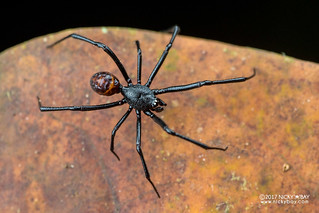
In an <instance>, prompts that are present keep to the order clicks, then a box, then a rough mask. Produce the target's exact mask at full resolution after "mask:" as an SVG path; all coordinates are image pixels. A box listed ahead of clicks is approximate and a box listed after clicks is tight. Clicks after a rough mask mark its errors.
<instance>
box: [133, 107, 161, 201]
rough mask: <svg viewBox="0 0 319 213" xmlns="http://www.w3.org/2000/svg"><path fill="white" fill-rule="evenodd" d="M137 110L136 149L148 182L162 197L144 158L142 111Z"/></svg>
mask: <svg viewBox="0 0 319 213" xmlns="http://www.w3.org/2000/svg"><path fill="white" fill-rule="evenodd" d="M135 111H136V117H137V122H136V151H137V152H138V154H139V155H140V158H141V161H142V165H143V169H144V173H145V177H146V179H147V180H148V182H150V183H151V185H152V186H153V189H154V191H155V192H156V194H157V196H158V198H160V197H161V196H160V195H159V193H158V191H157V189H156V187H155V185H154V183H153V182H152V180H151V176H150V173H149V172H148V169H147V166H146V163H145V160H144V156H143V152H142V147H141V112H140V111H139V110H135Z"/></svg>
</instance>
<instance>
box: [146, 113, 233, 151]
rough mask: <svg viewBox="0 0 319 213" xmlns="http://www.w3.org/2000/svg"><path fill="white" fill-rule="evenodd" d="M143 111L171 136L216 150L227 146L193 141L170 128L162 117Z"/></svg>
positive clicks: (224, 149) (222, 149) (223, 149)
mask: <svg viewBox="0 0 319 213" xmlns="http://www.w3.org/2000/svg"><path fill="white" fill-rule="evenodd" d="M144 113H145V114H146V115H148V116H150V117H151V118H152V119H153V121H155V123H157V124H158V125H159V126H160V127H162V128H163V130H164V131H165V132H167V133H168V134H170V135H173V136H177V137H179V138H181V139H184V140H186V141H189V142H191V143H192V144H195V145H197V146H199V147H201V148H203V149H217V150H221V151H226V150H227V148H228V146H226V147H225V148H221V147H214V146H207V145H206V144H203V143H201V142H198V141H195V140H193V139H191V138H189V137H186V136H184V135H181V134H178V133H177V132H175V131H173V130H171V129H170V128H169V127H168V126H167V124H166V123H165V122H164V121H163V120H162V119H160V118H159V117H157V116H156V115H155V114H154V113H152V112H151V111H144Z"/></svg>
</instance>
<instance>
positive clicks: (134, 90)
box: [121, 84, 157, 111]
mask: <svg viewBox="0 0 319 213" xmlns="http://www.w3.org/2000/svg"><path fill="white" fill-rule="evenodd" d="M121 92H122V95H123V96H124V97H125V100H126V101H127V103H128V104H129V105H130V106H132V107H133V108H134V109H137V110H142V111H144V110H148V109H152V108H153V107H154V106H155V105H156V103H157V101H156V97H155V95H154V93H153V92H152V90H150V89H149V88H148V87H147V86H143V85H140V84H137V85H131V86H128V87H122V90H121Z"/></svg>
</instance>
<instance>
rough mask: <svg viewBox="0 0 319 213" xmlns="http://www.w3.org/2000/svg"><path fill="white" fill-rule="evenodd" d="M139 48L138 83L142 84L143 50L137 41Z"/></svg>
mask: <svg viewBox="0 0 319 213" xmlns="http://www.w3.org/2000/svg"><path fill="white" fill-rule="evenodd" d="M135 43H136V47H137V83H138V84H141V75H142V50H141V47H140V42H139V41H135Z"/></svg>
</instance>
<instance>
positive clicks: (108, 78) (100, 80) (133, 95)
mask: <svg viewBox="0 0 319 213" xmlns="http://www.w3.org/2000/svg"><path fill="white" fill-rule="evenodd" d="M172 30H173V34H172V38H171V40H170V41H169V43H168V44H167V46H166V48H165V50H164V52H163V53H162V56H161V57H160V59H159V60H158V62H157V64H156V65H155V67H154V69H153V71H152V73H151V75H150V76H149V78H148V80H147V82H146V84H144V85H142V84H141V70H142V51H141V48H140V45H139V41H136V46H137V53H138V55H137V84H135V85H134V84H133V83H132V81H131V79H130V78H129V76H128V75H127V72H126V70H125V68H124V66H123V64H122V63H121V62H120V60H119V59H118V58H117V56H116V55H115V54H114V52H113V51H112V50H111V49H110V48H109V47H108V46H106V45H105V44H103V43H101V42H96V41H93V40H91V39H88V38H86V37H84V36H81V35H78V34H74V33H73V34H70V35H68V36H66V37H64V38H62V39H60V40H58V41H56V42H55V43H53V44H52V45H50V46H48V47H49V48H51V47H53V46H54V45H56V44H58V43H60V42H61V41H64V40H65V39H67V38H75V39H79V40H81V41H85V42H88V43H90V44H93V45H95V46H97V47H99V48H101V49H103V50H104V51H105V52H106V53H107V54H108V55H109V56H110V57H111V58H112V59H113V61H114V62H115V64H116V65H117V67H118V68H119V70H120V71H121V73H122V75H123V77H124V79H125V80H126V82H127V86H123V85H121V84H120V82H119V80H118V79H117V78H116V77H115V76H114V75H113V74H111V73H109V72H98V73H96V74H94V75H93V76H92V78H91V80H90V84H91V87H92V89H93V90H94V91H95V92H97V93H98V94H100V95H106V96H110V95H113V94H115V93H121V94H122V95H123V99H122V100H119V101H116V102H112V103H108V104H100V105H85V106H63V107H46V106H42V104H41V100H40V98H39V97H37V98H38V103H39V108H40V110H41V111H42V112H43V111H62V110H72V111H91V110H100V109H106V108H111V107H116V106H120V105H123V104H125V103H128V104H129V108H128V110H127V112H126V113H125V114H124V115H123V117H122V118H121V119H120V120H119V121H118V123H117V124H116V125H115V127H114V129H113V131H112V136H111V146H110V150H111V152H112V153H113V154H114V155H115V156H116V157H117V159H118V160H120V158H119V156H118V155H117V154H116V153H115V152H114V137H115V134H116V131H117V130H118V129H119V127H120V126H121V125H122V124H123V122H124V121H125V119H126V118H127V117H128V116H129V114H130V113H131V111H132V110H133V109H135V112H136V116H137V125H136V150H137V152H138V154H139V156H140V158H141V161H142V165H143V169H144V172H145V176H146V178H147V180H148V181H149V182H150V183H151V184H152V186H153V189H154V190H155V192H156V194H157V196H158V197H159V198H160V195H159V193H158V191H157V189H156V187H155V185H154V184H153V182H152V180H151V178H150V174H149V172H148V169H147V166H146V163H145V160H144V156H143V152H142V147H141V112H144V114H145V115H147V116H149V117H150V118H151V119H153V121H155V123H157V124H158V125H159V126H160V127H162V128H163V130H164V131H165V132H167V133H168V134H170V135H173V136H177V137H179V138H181V139H184V140H186V141H188V142H191V143H193V144H195V145H197V146H199V147H201V148H204V149H217V150H222V151H226V150H227V148H228V147H227V146H226V147H225V148H220V147H211V146H207V145H205V144H203V143H200V142H198V141H195V140H193V139H191V138H189V137H186V136H184V135H181V134H179V133H177V132H175V131H173V130H172V129H170V128H169V127H168V126H167V125H166V123H165V122H164V121H163V120H162V119H160V118H159V117H158V116H156V115H155V114H154V113H153V112H152V111H155V112H161V111H163V110H164V106H166V103H165V102H164V101H162V100H161V99H159V98H157V97H156V95H160V94H163V93H170V92H180V91H185V90H191V89H195V88H199V87H202V86H208V85H213V84H227V83H236V82H243V81H246V80H248V79H250V78H252V77H254V76H255V74H256V70H255V69H253V72H254V73H253V74H252V75H251V76H249V77H239V78H232V79H225V80H215V81H209V80H206V81H199V82H196V83H191V84H186V85H179V86H171V87H167V88H163V89H150V88H149V87H150V86H151V83H152V81H153V80H154V78H155V76H156V74H157V72H158V71H159V69H160V67H161V66H162V64H163V62H164V60H165V58H166V56H167V54H168V52H169V50H170V48H171V47H172V44H173V42H174V39H175V37H176V35H177V34H178V32H179V30H180V29H179V27H178V26H174V27H173V28H172Z"/></svg>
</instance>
